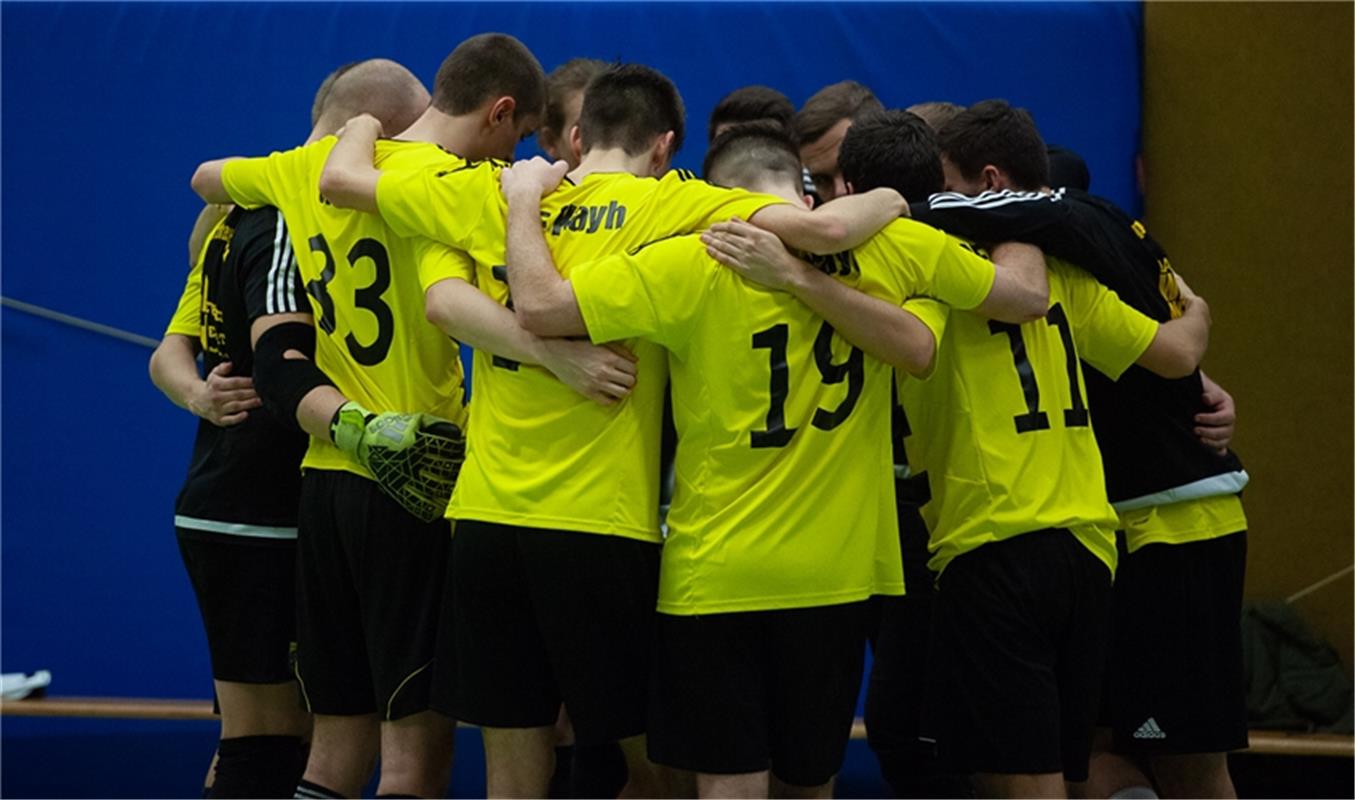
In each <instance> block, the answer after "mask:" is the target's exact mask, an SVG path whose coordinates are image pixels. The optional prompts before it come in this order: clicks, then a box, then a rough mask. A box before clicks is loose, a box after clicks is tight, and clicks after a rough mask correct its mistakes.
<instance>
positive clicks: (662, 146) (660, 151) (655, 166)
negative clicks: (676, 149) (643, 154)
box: [649, 131, 677, 175]
mask: <svg viewBox="0 0 1355 800" xmlns="http://www.w3.org/2000/svg"><path fill="white" fill-rule="evenodd" d="M675 138H677V134H676V133H674V132H673V131H668V132H667V133H664V134H661V135H660V136H659V137H658V138H657V139H655V140H654V149H653V150H651V151H650V163H649V165H650V168H651V169H652V170H653V173H654V174H655V175H661V174H663V172H664V171H665V170H667V169H668V165H669V163H670V162H672V160H673V140H674V139H675Z"/></svg>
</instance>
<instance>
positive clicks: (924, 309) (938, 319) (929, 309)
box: [895, 297, 951, 385]
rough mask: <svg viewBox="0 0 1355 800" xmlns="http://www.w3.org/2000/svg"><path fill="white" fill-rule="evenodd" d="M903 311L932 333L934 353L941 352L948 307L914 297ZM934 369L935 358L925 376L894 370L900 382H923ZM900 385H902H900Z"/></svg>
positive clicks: (948, 314) (947, 318) (929, 299)
mask: <svg viewBox="0 0 1355 800" xmlns="http://www.w3.org/2000/svg"><path fill="white" fill-rule="evenodd" d="M903 310H904V311H907V312H908V313H909V314H912V315H913V316H915V317H917V318H918V319H919V320H921V321H922V324H923V325H926V326H927V330H929V331H931V332H932V338H933V339H935V340H936V352H937V353H940V351H941V340H942V338H943V337H944V336H945V335H946V326H947V325H948V324H949V323H950V311H951V309H950V306H948V305H946V304H945V303H942V302H940V301H937V300H932V299H931V298H929V297H915V298H913V299H912V300H909V301H908V302H906V303H904V304H903ZM935 369H936V358H935V357H933V359H932V366H931V367H930V368H928V371H927V374H925V375H910V374H908V373H907V372H904V371H903V370H902V369H898V370H895V373H896V374H897V375H898V376H899V379H900V381H902V380H903V379H905V378H907V379H911V380H922V381H925V380H927V379H928V378H930V377H931V375H932V372H933V371H934V370H935ZM900 385H902V384H900Z"/></svg>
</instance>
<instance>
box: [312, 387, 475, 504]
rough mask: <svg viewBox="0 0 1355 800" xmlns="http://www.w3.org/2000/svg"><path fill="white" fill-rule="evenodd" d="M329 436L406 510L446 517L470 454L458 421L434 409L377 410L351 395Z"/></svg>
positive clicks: (336, 417) (338, 412) (335, 420)
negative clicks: (434, 412) (433, 412)
mask: <svg viewBox="0 0 1355 800" xmlns="http://www.w3.org/2000/svg"><path fill="white" fill-rule="evenodd" d="M329 436H330V438H331V439H333V440H334V444H335V445H336V446H338V448H339V449H340V450H342V451H344V452H345V453H347V454H348V455H350V456H352V457H353V459H354V460H356V461H357V462H358V463H359V464H361V465H362V466H364V467H366V468H367V469H369V470H371V473H372V475H373V476H374V477H375V478H376V485H377V486H380V487H381V491H383V492H385V493H386V494H387V495H389V496H390V497H391V498H392V499H393V500H395V502H397V503H399V504H400V505H401V506H403V507H404V509H405V510H406V511H408V512H409V513H411V514H413V515H414V516H416V517H418V518H419V519H421V520H423V521H424V522H432V521H433V520H436V519H441V518H442V515H443V513H444V512H445V511H446V510H447V503H448V501H449V500H451V499H452V489H454V488H456V476H457V474H458V473H460V472H461V462H462V461H463V460H464V459H465V457H466V437H465V434H463V433H462V432H461V428H459V427H457V425H456V424H455V423H453V422H448V421H447V420H445V419H442V418H440V417H435V416H433V415H431V414H399V413H396V412H393V411H388V412H386V413H384V414H373V413H372V412H370V411H368V410H367V409H365V408H363V407H362V406H360V405H358V404H357V403H355V402H353V401H351V400H350V401H348V402H347V403H344V404H343V405H342V406H340V407H339V410H338V411H336V412H334V419H332V420H330V423H329Z"/></svg>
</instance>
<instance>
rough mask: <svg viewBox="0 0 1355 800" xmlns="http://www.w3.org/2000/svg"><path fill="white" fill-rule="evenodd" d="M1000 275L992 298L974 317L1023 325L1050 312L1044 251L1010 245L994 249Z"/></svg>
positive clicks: (991, 295) (1025, 246)
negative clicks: (978, 316)
mask: <svg viewBox="0 0 1355 800" xmlns="http://www.w3.org/2000/svg"><path fill="white" fill-rule="evenodd" d="M992 256H993V262H994V263H995V264H996V265H997V273H996V275H994V277H993V288H992V289H990V290H989V291H988V296H987V297H985V298H984V299H983V302H982V303H980V304H979V305H978V307H977V308H975V309H974V313H976V314H978V315H980V316H983V317H988V318H989V319H995V320H998V321H999V322H1013V323H1016V324H1018V325H1019V324H1021V323H1023V322H1030V321H1031V320H1036V319H1040V318H1041V317H1043V316H1044V315H1045V313H1046V312H1048V311H1049V274H1048V272H1047V271H1046V269H1045V261H1044V252H1043V251H1042V250H1040V248H1038V247H1036V246H1034V245H1030V244H1022V243H1021V242H1006V243H1004V244H1000V245H998V246H997V247H995V248H993V252H992Z"/></svg>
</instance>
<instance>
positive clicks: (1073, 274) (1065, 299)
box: [1045, 254, 1109, 307]
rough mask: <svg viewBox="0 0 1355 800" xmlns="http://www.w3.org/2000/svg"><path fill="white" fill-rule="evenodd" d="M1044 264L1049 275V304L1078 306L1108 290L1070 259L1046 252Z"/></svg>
mask: <svg viewBox="0 0 1355 800" xmlns="http://www.w3.org/2000/svg"><path fill="white" fill-rule="evenodd" d="M1045 266H1046V267H1047V274H1048V276H1049V301H1050V303H1051V304H1052V303H1063V304H1064V305H1071V306H1077V307H1080V306H1081V305H1083V304H1086V303H1090V302H1093V301H1094V300H1095V299H1096V298H1097V297H1099V296H1100V295H1101V294H1102V293H1103V292H1108V291H1109V290H1108V289H1106V288H1105V287H1104V286H1103V285H1102V284H1101V282H1100V281H1098V280H1096V278H1094V277H1093V276H1092V274H1091V273H1090V272H1088V271H1087V270H1085V269H1083V268H1082V267H1079V266H1077V265H1076V264H1074V263H1072V262H1070V261H1065V260H1064V259H1061V258H1057V257H1055V256H1051V255H1048V254H1046V255H1045Z"/></svg>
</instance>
